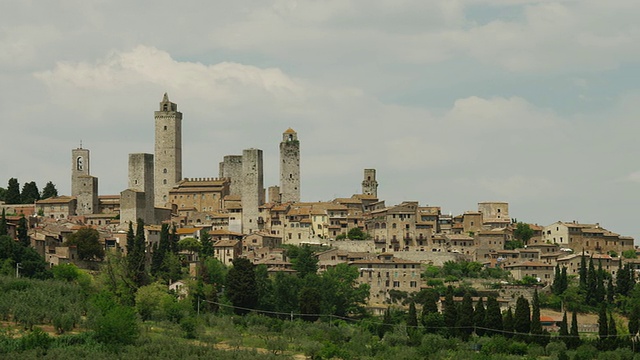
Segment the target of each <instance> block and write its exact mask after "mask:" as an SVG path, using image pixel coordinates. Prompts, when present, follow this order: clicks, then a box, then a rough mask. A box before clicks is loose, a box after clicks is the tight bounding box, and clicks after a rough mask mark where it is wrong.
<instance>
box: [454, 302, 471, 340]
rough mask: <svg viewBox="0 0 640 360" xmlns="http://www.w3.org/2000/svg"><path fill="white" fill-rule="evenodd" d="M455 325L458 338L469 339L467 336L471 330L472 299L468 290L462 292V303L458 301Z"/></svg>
mask: <svg viewBox="0 0 640 360" xmlns="http://www.w3.org/2000/svg"><path fill="white" fill-rule="evenodd" d="M457 326H458V334H460V338H462V340H464V341H467V340H469V336H471V333H472V332H473V300H472V299H471V294H469V292H466V293H465V294H464V297H463V298H462V303H460V308H459V310H458V322H457Z"/></svg>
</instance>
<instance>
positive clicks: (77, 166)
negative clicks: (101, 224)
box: [71, 146, 98, 215]
mask: <svg viewBox="0 0 640 360" xmlns="http://www.w3.org/2000/svg"><path fill="white" fill-rule="evenodd" d="M71 196H75V197H76V202H77V207H76V214H77V215H87V214H93V213H96V212H97V210H98V209H97V207H98V178H97V177H93V176H91V175H90V173H89V150H88V149H83V148H82V146H80V147H79V148H77V149H73V150H71Z"/></svg>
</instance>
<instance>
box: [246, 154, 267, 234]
mask: <svg viewBox="0 0 640 360" xmlns="http://www.w3.org/2000/svg"><path fill="white" fill-rule="evenodd" d="M264 195H265V194H264V173H263V167H262V150H260V149H246V150H243V151H242V191H241V201H242V233H244V234H250V233H252V232H254V231H258V230H261V228H262V225H263V219H262V218H261V217H260V206H261V205H263V204H264Z"/></svg>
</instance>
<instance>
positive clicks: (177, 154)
mask: <svg viewBox="0 0 640 360" xmlns="http://www.w3.org/2000/svg"><path fill="white" fill-rule="evenodd" d="M154 115H155V119H156V148H155V156H154V161H155V164H154V171H155V174H154V175H155V176H154V181H155V198H154V199H155V200H154V203H155V206H156V207H167V206H169V205H168V204H169V191H170V190H171V189H172V188H173V186H174V185H175V184H176V183H178V181H180V180H181V179H182V113H181V112H179V111H178V105H176V104H175V103H172V102H171V101H169V97H168V96H167V93H165V94H164V97H163V98H162V101H161V102H160V110H159V111H155V112H154Z"/></svg>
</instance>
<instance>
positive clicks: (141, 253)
mask: <svg viewBox="0 0 640 360" xmlns="http://www.w3.org/2000/svg"><path fill="white" fill-rule="evenodd" d="M129 244H130V242H129V234H128V233H127V247H128V248H129V249H128V250H130V251H131V252H128V253H127V263H128V265H129V274H130V275H131V280H133V282H134V283H135V284H136V285H137V286H138V287H140V286H143V285H144V284H145V283H146V273H145V264H146V251H145V250H146V241H145V237H144V221H142V219H138V221H137V224H136V234H135V237H134V238H133V244H132V245H131V246H129Z"/></svg>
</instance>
